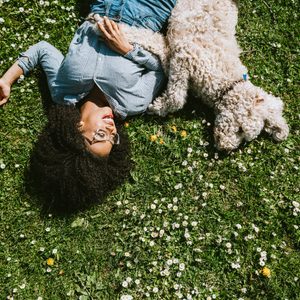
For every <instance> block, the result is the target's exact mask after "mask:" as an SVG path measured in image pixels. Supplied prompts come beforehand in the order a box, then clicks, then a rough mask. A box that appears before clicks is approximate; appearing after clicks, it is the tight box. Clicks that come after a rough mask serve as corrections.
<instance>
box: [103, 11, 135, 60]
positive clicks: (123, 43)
mask: <svg viewBox="0 0 300 300" xmlns="http://www.w3.org/2000/svg"><path fill="white" fill-rule="evenodd" d="M98 26H99V29H100V30H101V31H102V33H103V38H104V41H105V43H106V44H107V45H108V47H110V48H111V49H112V50H113V51H116V52H117V53H119V54H121V55H125V54H126V53H128V52H129V51H131V50H132V49H133V46H132V45H131V44H130V43H129V42H128V40H127V39H126V38H125V36H124V34H123V32H122V30H121V28H120V26H119V24H117V23H115V22H114V21H112V20H109V19H108V18H107V17H104V21H103V23H98Z"/></svg>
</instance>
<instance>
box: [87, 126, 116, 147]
mask: <svg viewBox="0 0 300 300" xmlns="http://www.w3.org/2000/svg"><path fill="white" fill-rule="evenodd" d="M84 138H85V139H86V140H87V141H88V142H89V144H90V145H93V144H95V143H98V142H105V141H108V142H110V143H111V144H112V145H119V144H120V136H119V134H118V133H115V134H108V133H106V132H105V131H104V130H102V129H97V130H96V131H95V132H94V135H93V139H92V140H90V139H88V138H87V137H84Z"/></svg>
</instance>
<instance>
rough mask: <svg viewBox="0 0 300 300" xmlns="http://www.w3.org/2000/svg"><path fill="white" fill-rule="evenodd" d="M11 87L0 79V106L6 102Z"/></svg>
mask: <svg viewBox="0 0 300 300" xmlns="http://www.w3.org/2000/svg"><path fill="white" fill-rule="evenodd" d="M10 89H11V85H10V84H9V83H7V82H6V81H5V80H4V79H2V78H0V106H1V105H3V104H5V103H6V102H7V101H8V98H9V95H10Z"/></svg>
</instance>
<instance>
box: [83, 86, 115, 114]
mask: <svg viewBox="0 0 300 300" xmlns="http://www.w3.org/2000/svg"><path fill="white" fill-rule="evenodd" d="M104 106H109V104H108V102H107V100H106V98H105V96H104V94H103V92H102V91H101V90H100V89H99V88H98V87H97V85H95V86H94V87H93V89H92V90H91V91H90V93H89V94H88V95H87V96H86V97H85V99H84V102H83V103H82V105H81V106H80V112H81V113H83V112H84V111H86V110H90V109H93V108H97V107H104Z"/></svg>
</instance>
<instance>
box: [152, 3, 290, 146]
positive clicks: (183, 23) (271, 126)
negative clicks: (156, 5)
mask: <svg viewBox="0 0 300 300" xmlns="http://www.w3.org/2000/svg"><path fill="white" fill-rule="evenodd" d="M237 17H238V9H237V5H236V3H235V2H234V1H232V0H178V1H177V4H176V6H175V8H174V9H173V11H172V15H171V17H170V20H169V27H168V32H167V39H168V44H169V45H168V47H169V50H170V70H169V82H168V86H167V89H166V92H165V93H164V94H163V95H162V96H161V97H159V98H157V99H156V100H155V101H154V103H153V104H151V105H150V106H149V111H150V112H152V113H156V114H158V115H161V116H165V115H166V114H167V113H170V112H174V111H176V110H179V109H181V108H182V107H183V106H184V104H185V102H186V98H187V91H188V89H191V91H192V93H193V94H194V95H195V96H197V97H199V98H201V99H202V101H204V103H206V104H207V105H209V106H210V107H212V108H214V110H215V113H216V120H215V128H214V136H215V142H216V146H217V148H218V149H220V150H227V151H229V150H232V149H235V148H237V147H238V146H239V144H240V143H241V142H242V140H243V139H245V140H247V141H250V140H252V139H254V138H256V137H257V136H258V135H259V134H260V133H261V131H262V130H265V131H266V132H268V133H270V134H272V136H273V138H274V139H275V140H276V141H282V140H284V139H286V138H287V136H288V132H289V129H288V126H287V124H286V121H285V120H284V118H283V117H282V110H283V103H282V101H281V99H280V98H276V97H274V96H273V95H270V94H268V93H266V92H265V91H263V90H262V89H261V88H259V87H256V86H254V85H253V84H252V83H251V82H250V81H249V80H247V79H246V78H245V77H246V74H247V68H246V67H245V66H244V65H243V64H242V62H241V61H240V58H239V55H240V48H239V46H238V43H237V40H236V38H235V27H236V24H237ZM243 77H244V78H243Z"/></svg>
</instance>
